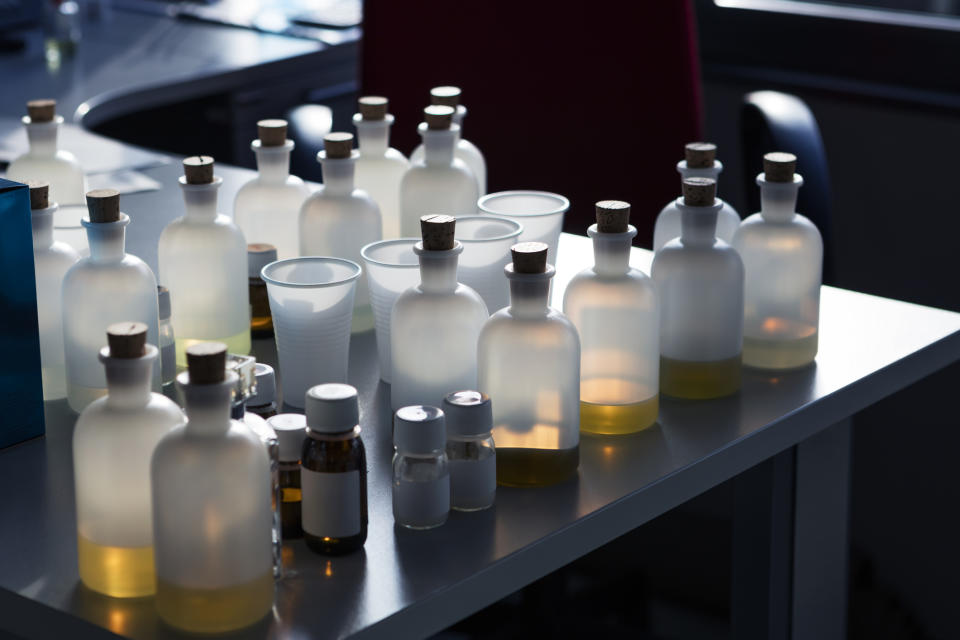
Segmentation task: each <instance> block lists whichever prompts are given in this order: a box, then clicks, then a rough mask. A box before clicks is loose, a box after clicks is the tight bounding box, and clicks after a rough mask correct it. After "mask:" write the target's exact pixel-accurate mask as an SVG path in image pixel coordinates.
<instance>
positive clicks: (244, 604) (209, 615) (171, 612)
mask: <svg viewBox="0 0 960 640" xmlns="http://www.w3.org/2000/svg"><path fill="white" fill-rule="evenodd" d="M156 602H157V613H158V614H160V618H161V619H163V621H164V622H166V623H167V624H169V625H170V626H172V627H177V628H178V629H183V630H184V631H190V632H192V633H223V632H226V631H233V630H235V629H241V628H243V627H246V626H249V625H251V624H253V623H254V622H257V621H258V620H260V619H261V618H263V617H264V616H265V615H267V613H268V612H269V611H270V609H271V607H273V570H272V569H271V570H270V571H267V572H266V573H265V574H263V575H262V576H260V577H259V578H257V579H256V580H253V581H251V582H248V583H246V584H242V585H238V586H232V587H223V588H220V589H190V588H185V587H181V586H178V585H175V584H170V583H169V582H164V581H163V580H158V581H157V599H156Z"/></svg>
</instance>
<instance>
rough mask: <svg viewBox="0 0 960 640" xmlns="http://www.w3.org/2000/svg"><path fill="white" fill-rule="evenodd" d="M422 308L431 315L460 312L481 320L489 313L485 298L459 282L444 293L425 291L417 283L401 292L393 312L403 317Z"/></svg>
mask: <svg viewBox="0 0 960 640" xmlns="http://www.w3.org/2000/svg"><path fill="white" fill-rule="evenodd" d="M421 310H422V312H423V313H425V314H429V315H431V316H435V315H436V314H448V313H457V312H459V313H463V314H471V315H475V316H477V317H478V318H480V319H481V320H486V318H487V317H488V315H489V314H488V311H487V305H486V304H485V303H484V301H483V298H481V297H480V295H479V294H478V293H477V292H476V291H474V290H473V289H471V288H470V287H468V286H467V285H465V284H461V283H457V288H456V289H454V290H453V291H446V292H442V293H440V292H433V291H424V290H423V289H422V288H421V287H420V285H416V286H413V287H410V288H409V289H407V290H406V291H404V292H403V293H401V294H400V295H399V296H398V297H397V300H396V302H394V311H393V313H394V314H399V315H400V316H401V317H402V316H404V315H406V314H411V313H412V314H417V313H418V312H419V311H421Z"/></svg>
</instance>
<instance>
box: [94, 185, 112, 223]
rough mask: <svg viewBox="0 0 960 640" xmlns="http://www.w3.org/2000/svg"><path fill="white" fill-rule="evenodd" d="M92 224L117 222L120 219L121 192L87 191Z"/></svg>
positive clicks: (105, 190) (109, 190)
mask: <svg viewBox="0 0 960 640" xmlns="http://www.w3.org/2000/svg"><path fill="white" fill-rule="evenodd" d="M87 211H88V212H89V215H90V222H116V221H117V220H119V219H120V192H119V191H117V190H116V189H94V190H93V191H87Z"/></svg>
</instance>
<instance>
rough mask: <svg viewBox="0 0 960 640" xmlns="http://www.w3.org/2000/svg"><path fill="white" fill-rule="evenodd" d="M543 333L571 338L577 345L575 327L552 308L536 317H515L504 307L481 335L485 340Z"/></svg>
mask: <svg viewBox="0 0 960 640" xmlns="http://www.w3.org/2000/svg"><path fill="white" fill-rule="evenodd" d="M545 332H546V333H548V334H553V335H556V336H557V337H561V338H563V337H565V338H567V339H569V338H573V339H575V340H576V341H577V342H578V343H579V336H578V333H577V329H576V327H575V326H574V325H573V323H572V322H570V319H569V318H567V316H566V315H565V314H563V313H562V312H560V311H558V310H556V309H554V308H552V307H549V308H548V309H547V312H546V313H545V314H543V315H540V316H536V317H530V316H517V315H514V314H513V312H512V311H511V309H510V307H504V308H503V309H500V310H499V311H497V312H496V313H494V314H493V315H492V316H490V319H489V320H487V322H486V323H485V324H484V327H483V335H485V336H486V337H487V339H490V338H493V337H495V336H497V335H502V334H513V335H527V334H529V335H533V334H539V335H540V336H543V335H544V333H545Z"/></svg>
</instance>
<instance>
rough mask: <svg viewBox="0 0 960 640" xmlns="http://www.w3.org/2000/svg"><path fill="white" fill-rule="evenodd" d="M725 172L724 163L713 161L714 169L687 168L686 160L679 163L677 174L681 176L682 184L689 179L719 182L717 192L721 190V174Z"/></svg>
mask: <svg viewBox="0 0 960 640" xmlns="http://www.w3.org/2000/svg"><path fill="white" fill-rule="evenodd" d="M722 171H723V163H722V162H720V161H719V160H714V161H713V166H712V167H699V168H693V167H688V166H687V161H686V160H681V161H680V162H678V163H677V172H678V173H679V174H680V182H681V184H682V182H683V181H684V180H686V179H687V178H710V179H712V180H715V181H716V182H717V190H718V191H719V189H720V179H719V178H720V173H721V172H722Z"/></svg>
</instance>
